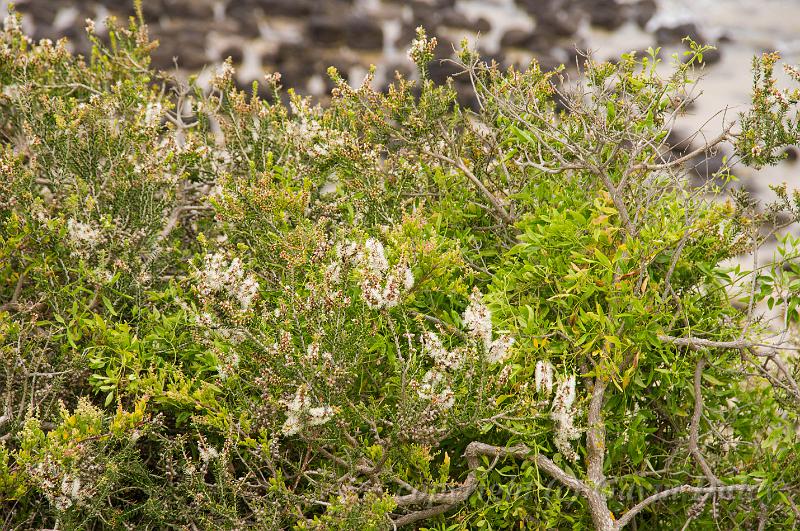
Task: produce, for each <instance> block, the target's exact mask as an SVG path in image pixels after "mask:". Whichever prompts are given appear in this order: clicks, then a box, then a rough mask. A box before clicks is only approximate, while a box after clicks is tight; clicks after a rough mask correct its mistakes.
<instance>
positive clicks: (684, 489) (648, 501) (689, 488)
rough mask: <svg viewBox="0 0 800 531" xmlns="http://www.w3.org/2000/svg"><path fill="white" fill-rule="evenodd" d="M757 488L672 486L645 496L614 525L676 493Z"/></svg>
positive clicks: (620, 525) (751, 487) (625, 522)
mask: <svg viewBox="0 0 800 531" xmlns="http://www.w3.org/2000/svg"><path fill="white" fill-rule="evenodd" d="M757 490H758V485H716V486H713V487H693V486H691V485H681V486H680V487H673V488H671V489H667V490H665V491H662V492H658V493H656V494H653V495H652V496H649V497H647V498H645V499H644V500H642V501H640V502H639V503H637V504H636V505H634V506H633V507H632V508H631V509H630V510H629V511H628V512H626V513H625V514H624V515H622V517H620V519H619V520H617V521H616V523H615V525H614V527H615V528H616V529H622V528H623V527H625V526H626V525H628V524H629V523H630V522H631V520H633V518H634V517H635V516H636V515H637V514H639V513H640V512H642V511H643V510H644V509H645V508H646V507H647V506H649V505H652V504H654V503H656V502H657V501H661V500H663V499H666V498H669V497H670V496H675V495H678V494H723V493H731V492H754V491H757Z"/></svg>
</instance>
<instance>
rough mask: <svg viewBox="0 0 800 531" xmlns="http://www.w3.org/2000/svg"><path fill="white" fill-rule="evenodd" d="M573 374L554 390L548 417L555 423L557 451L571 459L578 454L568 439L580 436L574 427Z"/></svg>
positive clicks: (574, 459) (571, 439) (576, 457)
mask: <svg viewBox="0 0 800 531" xmlns="http://www.w3.org/2000/svg"><path fill="white" fill-rule="evenodd" d="M574 403H575V375H572V376H570V377H569V378H567V379H565V380H563V381H562V382H561V383H560V384H559V385H558V389H557V390H556V396H555V398H553V409H552V411H551V412H550V418H552V419H553V421H554V422H555V423H556V436H555V438H554V442H555V445H556V448H558V451H559V452H561V453H562V454H563V455H564V457H566V458H567V459H569V460H571V461H576V460H577V459H578V454H577V452H575V450H574V449H573V448H572V444H571V442H570V441H573V440H575V439H577V438H579V437H580V436H581V432H580V430H578V429H577V428H576V427H575V411H574V409H573V408H572V405H573V404H574Z"/></svg>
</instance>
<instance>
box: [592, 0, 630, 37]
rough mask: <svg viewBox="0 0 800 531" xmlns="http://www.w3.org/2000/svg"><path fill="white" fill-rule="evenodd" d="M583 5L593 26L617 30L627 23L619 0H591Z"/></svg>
mask: <svg viewBox="0 0 800 531" xmlns="http://www.w3.org/2000/svg"><path fill="white" fill-rule="evenodd" d="M583 7H584V9H585V10H586V12H587V13H588V14H589V23H590V24H591V25H592V26H597V27H598V28H603V29H607V30H615V29H617V28H619V27H620V26H622V24H624V23H625V13H624V11H623V9H622V6H621V5H620V4H619V3H618V2H617V0H589V1H588V2H585V3H584V5H583Z"/></svg>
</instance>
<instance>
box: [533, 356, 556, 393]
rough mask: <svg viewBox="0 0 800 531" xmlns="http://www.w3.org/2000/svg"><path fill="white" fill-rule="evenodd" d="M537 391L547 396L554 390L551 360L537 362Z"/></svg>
mask: <svg viewBox="0 0 800 531" xmlns="http://www.w3.org/2000/svg"><path fill="white" fill-rule="evenodd" d="M536 392H537V393H543V394H545V395H546V396H550V393H552V392H553V366H552V365H551V364H550V362H549V361H545V360H539V361H537V362H536Z"/></svg>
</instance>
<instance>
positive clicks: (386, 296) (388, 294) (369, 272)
mask: <svg viewBox="0 0 800 531" xmlns="http://www.w3.org/2000/svg"><path fill="white" fill-rule="evenodd" d="M339 249H340V250H337V253H339V254H341V255H342V260H343V261H344V260H346V258H344V256H345V254H351V253H352V251H345V250H344V249H346V247H340V248H339ZM360 262H361V267H362V270H361V274H362V280H361V295H362V297H363V298H364V301H365V302H366V303H367V305H368V306H369V307H370V308H372V309H381V308H394V307H395V306H397V305H398V304H400V300H401V295H402V294H403V292H404V291H408V290H409V289H411V288H412V287H413V286H414V275H413V273H411V270H410V269H409V268H408V267H407V266H400V265H397V266H395V267H394V268H392V270H391V272H389V261H388V260H387V259H386V252H385V251H384V248H383V244H382V243H381V242H380V241H378V240H376V239H374V238H370V239H368V240H367V241H366V243H365V244H364V253H363V254H362V255H361V258H360Z"/></svg>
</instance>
